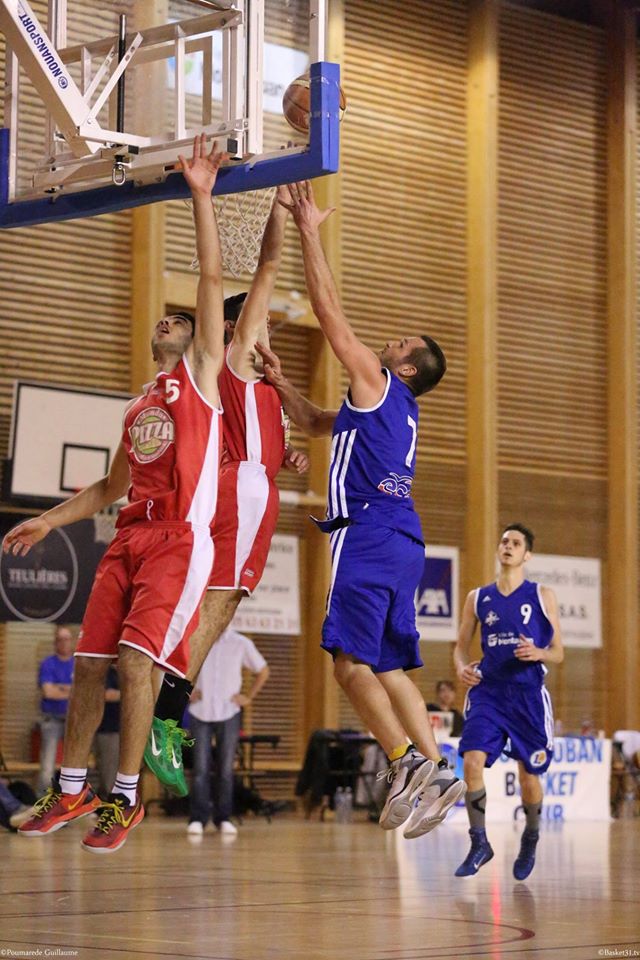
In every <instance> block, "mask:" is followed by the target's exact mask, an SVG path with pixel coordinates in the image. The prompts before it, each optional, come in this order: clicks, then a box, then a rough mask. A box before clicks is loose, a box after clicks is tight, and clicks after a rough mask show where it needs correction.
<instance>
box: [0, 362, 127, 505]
mask: <svg viewBox="0 0 640 960" xmlns="http://www.w3.org/2000/svg"><path fill="white" fill-rule="evenodd" d="M130 399H131V398H130V397H129V396H128V395H126V394H120V393H112V392H108V391H105V390H79V389H74V388H72V387H62V386H58V385H56V384H49V383H37V382H32V381H27V380H18V381H16V383H15V385H14V398H13V417H12V422H11V437H10V442H9V465H10V469H9V470H7V471H5V476H4V481H5V486H6V489H5V491H4V495H5V497H6V499H8V500H11V501H12V502H18V503H23V504H31V503H33V504H39V505H41V504H42V503H46V502H48V501H50V502H56V503H57V502H59V501H60V500H64V499H65V497H68V496H70V495H71V494H73V493H75V492H76V491H77V490H79V489H81V488H83V487H86V486H88V485H89V484H91V483H94V482H95V481H96V480H99V479H100V478H101V477H103V476H105V475H106V474H107V473H108V471H109V468H110V466H111V462H112V460H113V458H114V456H115V453H116V450H117V448H118V444H119V443H120V439H121V435H122V418H123V416H124V411H125V408H126V406H127V403H128V402H129V400H130Z"/></svg>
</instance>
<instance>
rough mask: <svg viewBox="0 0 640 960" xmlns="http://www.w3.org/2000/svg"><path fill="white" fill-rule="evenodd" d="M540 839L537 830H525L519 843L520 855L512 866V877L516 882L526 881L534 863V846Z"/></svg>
mask: <svg viewBox="0 0 640 960" xmlns="http://www.w3.org/2000/svg"><path fill="white" fill-rule="evenodd" d="M539 839H540V834H539V833H538V831H537V830H529V829H526V830H525V831H524V833H523V834H522V840H521V841H520V853H519V854H518V856H517V857H516V860H515V863H514V864H513V875H514V877H515V878H516V880H526V879H527V877H528V876H529V874H530V873H531V871H532V870H533V868H534V865H535V862H536V845H537V843H538V840H539Z"/></svg>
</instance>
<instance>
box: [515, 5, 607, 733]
mask: <svg viewBox="0 0 640 960" xmlns="http://www.w3.org/2000/svg"><path fill="white" fill-rule="evenodd" d="M500 58H501V62H500V146H499V163H500V167H499V326H498V339H499V350H498V400H499V409H498V418H499V421H498V422H499V433H498V448H499V466H500V481H499V483H500V500H499V503H500V506H499V513H500V522H501V523H509V522H512V521H516V520H521V521H522V522H524V523H527V524H530V525H531V527H532V529H533V530H534V532H535V533H536V536H537V542H536V550H538V551H539V552H542V553H557V554H565V555H573V556H591V557H600V558H602V559H603V560H606V523H607V514H606V496H607V493H606V472H607V460H606V452H607V447H606V440H607V438H606V411H607V394H606V375H607V369H606V349H607V346H606V268H607V246H606V243H607V233H606V147H607V144H606V98H607V94H606V71H605V65H606V64H605V38H604V34H603V31H602V30H601V29H599V28H596V27H592V26H588V25H585V24H580V23H576V22H573V21H570V20H566V19H564V18H561V17H557V16H552V15H549V14H545V13H540V12H537V11H532V10H526V9H523V8H522V7H516V6H510V5H508V4H505V5H504V6H503V8H502V11H501V36H500ZM604 573H605V576H606V568H605V571H604ZM603 607H604V609H603V614H604V622H605V624H606V579H605V588H604V590H603ZM605 644H606V632H605ZM605 676H606V670H605V654H604V652H603V651H590V650H571V651H569V652H568V653H567V657H566V659H565V662H564V664H563V665H562V666H561V667H558V668H552V669H551V670H550V677H549V686H550V689H551V691H552V694H553V695H554V698H555V709H556V715H557V716H558V717H559V718H560V719H561V721H562V722H563V725H564V729H565V730H567V729H573V730H575V729H577V728H579V726H580V723H581V721H582V719H583V718H589V719H591V720H592V721H593V722H594V724H595V725H596V727H598V728H599V727H604V701H605Z"/></svg>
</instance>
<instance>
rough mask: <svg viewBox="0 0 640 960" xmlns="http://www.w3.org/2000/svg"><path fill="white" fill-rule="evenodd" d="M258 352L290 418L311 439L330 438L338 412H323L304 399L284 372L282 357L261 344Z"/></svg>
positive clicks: (257, 347) (265, 371) (268, 378)
mask: <svg viewBox="0 0 640 960" xmlns="http://www.w3.org/2000/svg"><path fill="white" fill-rule="evenodd" d="M256 350H257V351H258V353H259V354H260V356H261V357H262V359H263V361H264V373H265V376H266V378H267V380H268V381H269V383H271V384H272V385H273V386H274V387H275V388H276V390H277V391H278V396H279V397H280V400H281V402H282V406H283V407H284V411H285V413H286V414H287V416H288V417H290V419H291V420H292V421H293V422H294V423H295V424H296V426H298V427H300V429H301V430H302V431H303V433H306V434H307V436H309V437H330V436H331V434H332V432H333V424H334V422H335V419H336V417H337V416H338V411H337V410H323V409H322V408H321V407H316V405H315V404H313V403H311V401H310V400H307V399H306V397H303V396H302V394H301V393H300V391H299V390H297V389H296V388H295V387H294V385H293V384H292V383H291V381H290V380H287V378H286V377H285V375H284V374H283V372H282V367H281V365H280V357H279V356H278V355H277V354H276V353H274V352H273V350H271V349H270V348H267V347H265V346H263V345H262V344H261V343H257V344H256Z"/></svg>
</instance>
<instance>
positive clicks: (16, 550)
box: [2, 444, 130, 557]
mask: <svg viewBox="0 0 640 960" xmlns="http://www.w3.org/2000/svg"><path fill="white" fill-rule="evenodd" d="M129 482H130V478H129V463H128V461H127V454H126V451H125V449H124V447H123V446H122V444H120V445H119V446H118V449H117V451H116V455H115V457H114V458H113V462H112V464H111V469H110V470H109V473H108V474H107V476H106V477H103V478H102V479H101V480H97V481H96V483H92V484H91V486H89V487H85V489H84V490H81V491H80V493H76V494H75V495H74V496H73V497H70V498H69V499H68V500H65V501H64V503H59V504H58V505H57V506H55V507H53V508H52V509H51V510H47V511H46V513H42V514H40V516H39V517H33V519H31V520H25V521H24V522H23V523H19V524H18V526H17V527H14V528H13V530H9V532H8V533H7V535H6V536H5V538H4V540H3V542H2V549H3V550H4V552H5V553H9V551H11V552H12V553H13V554H15V555H16V556H23V557H24V556H25V555H26V554H27V553H29V550H30V549H31V547H32V546H33V545H34V544H35V543H38V542H39V541H40V540H43V539H44V538H45V537H46V535H47V534H48V533H49V532H50V531H51V530H55V528H56V527H65V526H67V525H68V524H69V523H75V522H76V521H77V520H86V519H87V517H92V516H93V515H94V513H97V512H98V511H99V510H102V509H104V507H107V506H109V504H110V503H115V501H116V500H119V499H120V497H123V496H124V495H125V493H126V492H127V489H128V487H129Z"/></svg>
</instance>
